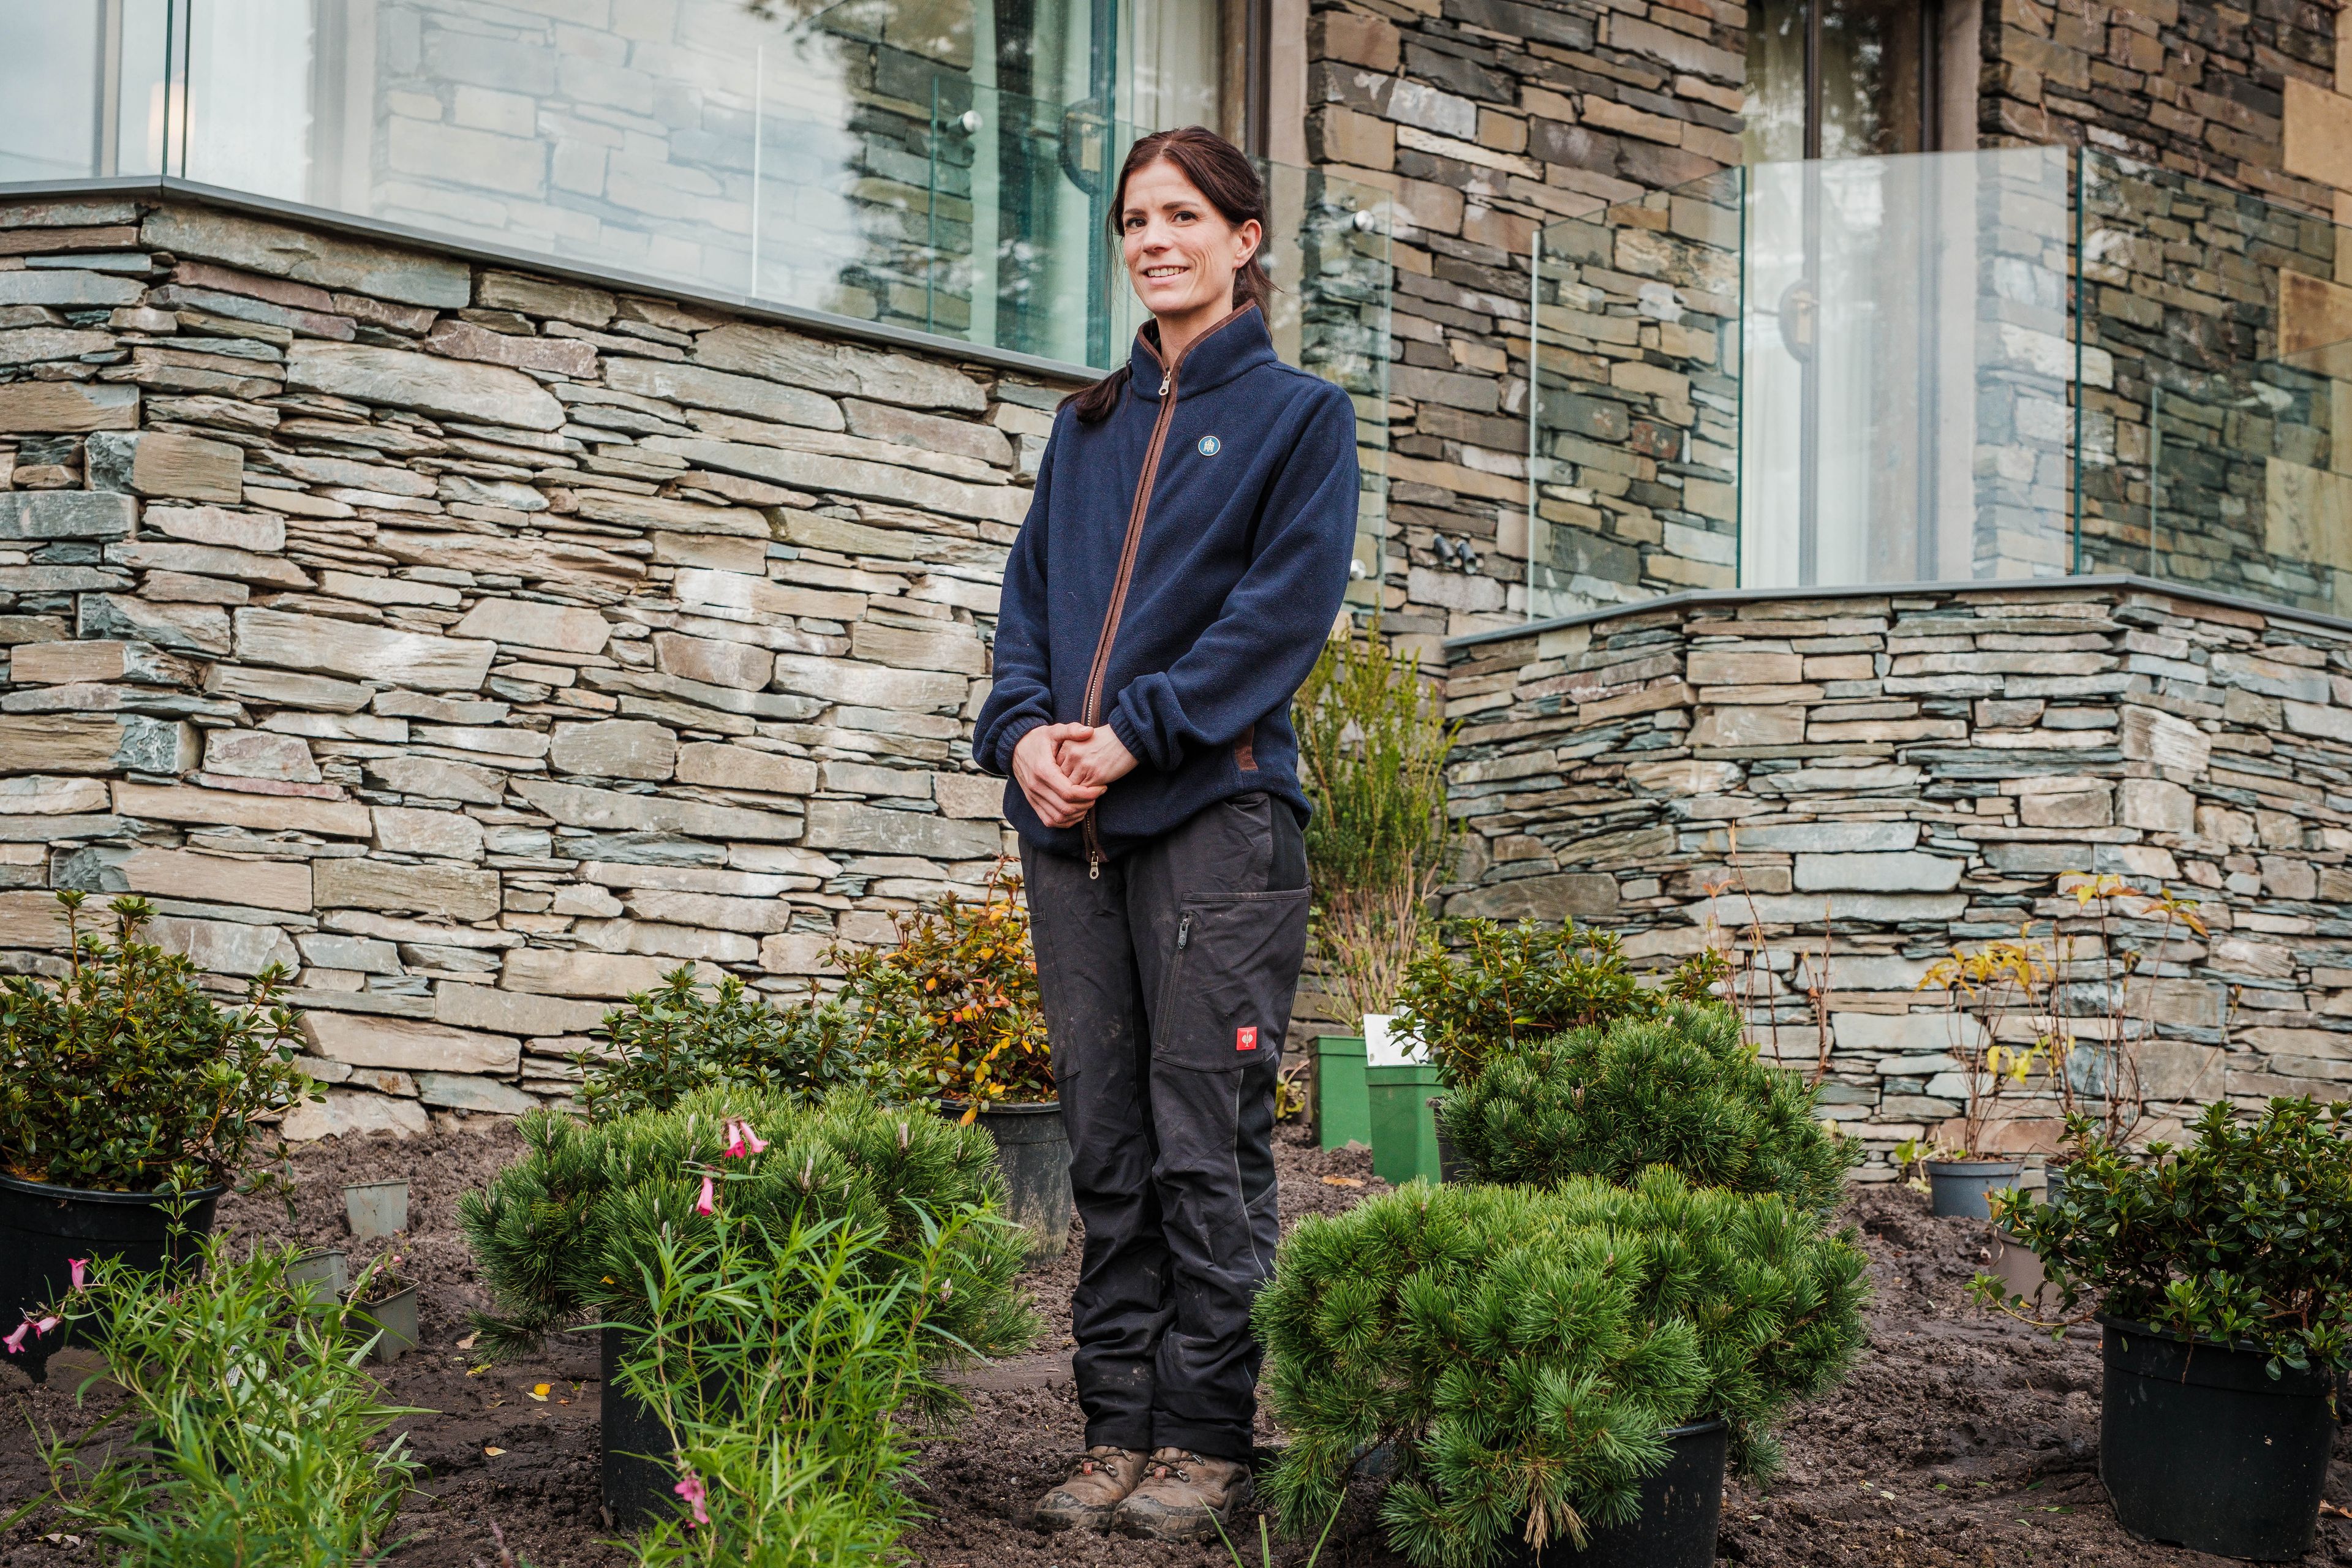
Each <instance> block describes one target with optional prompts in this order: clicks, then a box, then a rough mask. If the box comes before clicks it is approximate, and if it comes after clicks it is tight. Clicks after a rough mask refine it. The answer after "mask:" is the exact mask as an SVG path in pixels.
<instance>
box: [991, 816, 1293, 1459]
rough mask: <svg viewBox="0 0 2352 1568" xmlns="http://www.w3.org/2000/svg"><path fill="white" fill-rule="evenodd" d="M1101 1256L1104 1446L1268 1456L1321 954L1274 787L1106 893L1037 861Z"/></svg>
mask: <svg viewBox="0 0 2352 1568" xmlns="http://www.w3.org/2000/svg"><path fill="white" fill-rule="evenodd" d="M1021 863H1022V868H1023V871H1024V875H1025V877H1026V879H1027V880H1026V886H1027V890H1028V897H1029V911H1030V930H1031V934H1032V938H1033V940H1034V943H1035V946H1036V954H1037V983H1038V989H1039V991H1040V993H1041V995H1042V999H1043V1001H1044V1003H1045V1027H1046V1032H1047V1034H1048V1036H1049V1037H1050V1038H1051V1040H1052V1042H1053V1048H1054V1079H1055V1084H1056V1085H1057V1086H1058V1088H1059V1090H1060V1094H1061V1101H1062V1124H1063V1126H1064V1127H1066V1129H1068V1131H1069V1135H1070V1185H1071V1188H1072V1190H1073V1192H1074V1194H1076V1199H1077V1209H1078V1214H1079V1215H1080V1217H1081V1218H1083V1219H1084V1220H1085V1221H1086V1231H1087V1236H1086V1251H1085V1254H1084V1256H1083V1258H1081V1260H1080V1263H1079V1268H1078V1288H1077V1291H1076V1295H1075V1296H1074V1297H1073V1298H1072V1300H1071V1304H1070V1315H1071V1319H1072V1324H1073V1331H1074V1337H1075V1338H1076V1341H1077V1354H1076V1373H1077V1384H1078V1404H1079V1405H1080V1406H1081V1407H1082V1408H1083V1409H1084V1410H1085V1411H1086V1416H1087V1447H1095V1446H1096V1445H1098V1444H1111V1445H1115V1446H1117V1447H1121V1448H1144V1449H1150V1448H1158V1447H1175V1448H1190V1449H1192V1451H1193V1452H1195V1453H1198V1454H1203V1455H1206V1456H1208V1457H1210V1458H1223V1459H1242V1458H1248V1457H1249V1453H1250V1447H1251V1428H1252V1426H1253V1425H1254V1424H1255V1418H1256V1415H1257V1372H1258V1361H1259V1352H1258V1345H1257V1341H1256V1340H1255V1338H1254V1337H1253V1336H1252V1334H1251V1333H1250V1323H1249V1312H1250V1303H1251V1301H1252V1300H1253V1299H1254V1298H1255V1296H1256V1294H1257V1290H1258V1288H1259V1287H1260V1286H1261V1285H1263V1284H1264V1283H1265V1280H1266V1279H1268V1277H1269V1276H1271V1274H1272V1273H1273V1271H1274V1248H1275V1243H1276V1241H1277V1240H1278V1239H1279V1238H1280V1236H1281V1228H1280V1226H1279V1224H1278V1223H1277V1221H1276V1213H1275V1201H1274V1086H1275V1079H1276V1075H1277V1073H1278V1071H1279V1069H1280V1068H1281V1065H1282V1037H1283V1033H1284V1031H1285V1030H1286V1029H1287V1028H1288V1027H1289V1026H1290V1005H1291V999H1292V995H1293V994H1294V993H1295V992H1296V991H1297V985H1298V970H1299V965H1300V963H1302V962H1303V961H1304V959H1305V957H1306V952H1307V864H1306V851H1305V845H1304V842H1303V838H1302V836H1301V834H1300V832H1299V827H1298V821H1297V817H1295V816H1292V815H1291V811H1290V808H1289V807H1288V806H1287V805H1284V804H1282V803H1281V802H1280V801H1277V800H1274V799H1272V798H1270V797H1269V796H1267V795H1264V794H1260V793H1256V792H1253V793H1251V794H1248V795H1237V796H1235V797H1234V798H1233V799H1230V800H1226V801H1223V802H1221V803H1219V804H1218V805H1213V806H1210V807H1208V808H1207V809H1205V810H1203V811H1202V812H1200V813H1199V814H1198V815H1196V816H1192V818H1190V819H1189V820H1187V821H1185V822H1184V823H1182V824H1181V825H1180V826H1177V827H1175V828H1174V829H1172V830H1171V831H1170V832H1169V833H1167V834H1166V835H1164V836H1162V837H1160V838H1159V839H1157V840H1155V841H1153V842H1152V843H1150V844H1149V845H1146V846H1145V847H1142V848H1140V849H1138V850H1135V851H1133V852H1132V853H1130V854H1129V855H1128V856H1126V857H1125V858H1121V859H1118V860H1115V861H1110V862H1107V863H1106V864H1105V865H1104V866H1103V868H1102V875H1101V876H1100V877H1099V878H1089V877H1088V876H1087V867H1086V863H1085V862H1084V861H1082V860H1076V859H1071V858H1066V857H1064V856H1060V855H1055V854H1050V853H1047V852H1045V851H1042V850H1038V849H1034V848H1032V847H1029V846H1027V845H1024V846H1023V847H1022V851H1021Z"/></svg>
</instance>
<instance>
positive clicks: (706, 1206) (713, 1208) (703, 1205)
mask: <svg viewBox="0 0 2352 1568" xmlns="http://www.w3.org/2000/svg"><path fill="white" fill-rule="evenodd" d="M718 1196H719V1184H718V1183H717V1182H714V1181H712V1180H711V1179H710V1178H709V1176H705V1177H703V1178H702V1195H701V1196H700V1197H698V1198H697V1199H695V1200H694V1212H695V1213H697V1214H705V1215H707V1214H717V1213H718V1212H719V1205H718V1204H717V1203H716V1202H715V1201H714V1200H715V1199H716V1198H717V1197H718Z"/></svg>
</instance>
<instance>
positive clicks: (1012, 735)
mask: <svg viewBox="0 0 2352 1568" xmlns="http://www.w3.org/2000/svg"><path fill="white" fill-rule="evenodd" d="M1044 722H1045V721H1044V720H1043V719H1040V718H1038V717H1037V716H1036V715H1035V714H1034V713H1031V714H1026V715H1024V716H1023V717H1022V718H1019V719H1015V720H1013V721H1012V722H1011V723H1009V724H1007V725H1005V726H1004V729H1003V732H1002V733H1000V734H999V735H998V736H997V737H996V755H995V756H992V757H982V758H981V759H980V763H981V765H982V767H985V768H987V769H988V771H989V772H990V773H994V774H995V775H996V776H997V777H999V778H1005V779H1009V778H1011V777H1012V776H1013V747H1015V746H1018V745H1019V744H1020V743H1021V742H1022V739H1023V737H1024V736H1025V735H1027V734H1028V733H1029V731H1032V730H1034V729H1036V728H1037V727H1038V726H1039V725H1041V724H1043V723H1044Z"/></svg>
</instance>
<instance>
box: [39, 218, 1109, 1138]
mask: <svg viewBox="0 0 2352 1568" xmlns="http://www.w3.org/2000/svg"><path fill="white" fill-rule="evenodd" d="M1066 390H1067V388H1063V387H1052V386H1045V385H1039V384H1034V383H1031V382H1028V381H1024V380H1022V379H1019V378H1017V377H1009V376H1005V375H1003V374H999V373H998V372H996V371H993V370H990V369H985V368H982V367H979V366H975V365H971V364H960V363H952V362H950V361H947V360H943V359H931V358H921V357H917V356H914V355H910V354H907V353H894V352H885V351H882V350H878V349H875V348H869V347H866V346H862V345H859V344H856V343H853V342H832V341H824V340H820V339H816V338H813V337H810V336H807V335H804V334H803V333H801V332H798V331H791V330H787V329H783V328H780V327H775V326H770V325H763V324H760V323H757V322H753V321H743V320H737V319H733V318H730V317H728V316H726V315H723V314H719V313H717V312H714V311H709V310H701V309H698V308H691V307H687V306H681V305H679V304H677V303H676V302H673V301H667V300H659V299H653V298H646V297H642V296H632V295H625V294H623V295H615V294H613V293H610V292H606V291H604V290H600V289H593V288H586V287H581V286H578V285H574V284H570V283H562V282H556V281H552V280H549V279H539V278H533V277H529V276H524V275H520V274H518V273H514V272H509V271H503V270H499V269H495V268H481V267H474V266H469V265H467V263H465V262H463V261H459V260H456V259H452V258H447V257H444V256H435V255H429V254H423V253H415V252H407V251H401V250H395V249H391V248H386V247H381V246H378V245H373V244H369V243H363V242H361V241H358V240H353V239H349V238H344V237H337V236H334V235H331V234H327V233H323V232H316V231H307V230H303V229H299V228H296V227H292V226H287V225H284V224H278V223H271V222H264V221H260V220H257V219H254V218H250V217H246V216H236V215H232V214H229V213H226V212H221V211H216V210H213V209H209V208H205V207H202V206H197V205H176V204H166V205H154V204H152V203H147V202H143V201H142V202H136V203H134V202H131V201H107V200H82V201H60V202H52V203H47V204H38V203H35V204H19V205H0V655H5V660H6V663H5V682H0V886H5V889H8V890H5V891H0V964H5V966H6V967H7V968H9V969H11V970H13V971H16V972H19V973H23V972H34V973H55V972H56V971H57V970H58V968H59V966H60V963H61V952H62V945H63V934H62V931H61V929H60V927H59V926H58V923H57V921H55V919H54V918H53V916H54V912H55V905H54V900H53V898H52V895H51V893H50V892H49V891H48V889H56V888H79V889H88V890H89V892H90V893H91V894H92V895H93V896H94V897H97V898H101V899H102V897H103V896H104V895H109V894H113V893H118V892H132V893H138V894H142V895H143V896H145V897H147V898H149V899H150V900H152V901H153V902H154V904H155V906H156V908H157V909H158V910H160V911H161V914H162V918H161V919H160V920H159V921H158V922H157V930H158V931H159V932H160V934H161V936H162V938H163V940H164V941H165V942H167V943H168V944H169V945H171V946H173V947H174V948H177V949H180V950H182V951H184V952H188V953H190V954H191V955H193V956H194V958H195V959H196V960H197V961H198V962H199V963H201V964H203V965H204V966H205V968H206V969H208V970H210V971H213V972H215V973H216V974H218V975H220V976H223V977H229V978H233V977H236V976H242V975H249V974H252V973H256V972H257V971H258V970H260V969H261V968H262V967H263V966H265V965H266V964H268V963H283V964H284V965H286V966H287V968H288V969H289V971H291V972H293V973H294V975H295V980H294V987H293V991H292V1000H293V1001H294V1002H295V1003H296V1004H297V1005H299V1006H300V1007H301V1008H302V1009H303V1010H304V1013H305V1017H306V1022H305V1025H304V1035H305V1038H306V1040H307V1042H308V1046H309V1052H308V1054H307V1055H306V1056H305V1058H304V1059H303V1065H304V1066H305V1067H306V1068H308V1069H309V1070H310V1071H311V1072H312V1073H313V1074H314V1075H315V1076H317V1077H319V1078H320V1079H324V1080H326V1081H327V1083H328V1084H330V1085H331V1090H330V1098H329V1100H328V1101H327V1103H326V1105H325V1106H324V1107H323V1109H320V1108H313V1109H310V1110H304V1111H302V1112H300V1113H299V1115H298V1117H297V1118H296V1119H295V1121H293V1122H292V1123H290V1128H291V1130H292V1131H295V1132H297V1133H298V1134H315V1133H317V1132H320V1131H328V1130H340V1129H344V1128H350V1127H375V1126H389V1127H394V1128H407V1129H415V1128H421V1127H423V1126H425V1124H426V1121H427V1116H428V1112H430V1111H431V1110H435V1109H446V1110H494V1111H509V1110H519V1109H521V1108H524V1107H527V1106H529V1105H530V1104H533V1103H536V1102H537V1101H538V1100H540V1099H542V1098H547V1097H562V1096H563V1095H565V1094H567V1093H568V1092H569V1090H570V1085H571V1082H572V1068H571V1067H570V1066H569V1058H570V1056H571V1055H572V1052H573V1051H574V1050H576V1049H578V1048H580V1047H582V1046H583V1044H584V1041H583V1031H584V1030H586V1029H587V1028H589V1027H590V1026H593V1025H594V1024H595V1023H596V1021H597V1020H598V1018H599V1017H600V1016H601V1015H602V1013H603V1011H604V1008H605V1007H606V1006H608V1005H610V1004H611V1003H613V1002H614V1000H616V999H618V998H619V997H621V996H622V995H623V994H625V993H627V992H630V991H634V990H638V989H642V988H644V987H646V986H648V985H651V984H655V982H656V979H657V977H658V975H659V974H660V973H662V972H664V971H665V970H667V969H670V968H673V967H675V966H676V965H677V964H679V963H693V964H696V965H698V967H699V968H700V969H701V970H702V972H703V973H705V974H711V973H717V972H720V971H725V972H730V973H737V974H740V975H742V976H744V977H745V978H746V979H748V980H750V981H751V982H752V983H753V984H757V985H759V986H760V987H761V988H762V989H765V990H769V991H772V992H778V991H791V990H793V989H795V988H798V987H801V986H803V985H805V984H809V983H810V982H811V980H812V979H814V978H818V977H821V976H822V975H823V974H824V969H825V964H824V952H825V950H826V948H827V947H828V946H829V945H830V944H831V943H833V942H835V941H836V940H839V941H847V942H866V941H878V940H884V939H887V937H888V935H889V933H890V925H889V919H888V911H889V910H893V909H898V908H904V907H907V906H908V904H910V903H911V902H913V901H914V900H919V899H923V898H926V897H929V896H932V895H935V894H936V893H938V892H939V891H940V889H943V888H946V887H950V886H958V887H965V888H970V887H972V886H975V885H977V884H979V883H981V882H982V881H983V880H984V879H985V878H986V876H987V874H988V872H989V870H990V868H992V865H993V864H994V863H995V861H996V858H997V856H998V854H999V851H1000V849H1001V848H1002V847H1003V843H1004V837H1003V827H1002V825H1001V823H1000V821H999V810H998V808H999V802H1000V798H1001V791H1002V785H1001V784H1000V782H999V781H996V780H993V779H990V778H986V777H983V776H982V775H980V774H979V773H976V772H974V771H973V770H972V768H971V761H970V746H969V735H970V726H971V718H972V716H973V714H974V713H975V712H976V711H977V710H978V707H979V704H980V702H981V700H982V697H983V696H984V694H985V691H986V689H987V683H988V658H989V647H988V637H989V630H990V626H991V624H992V616H993V614H994V611H995V607H996V602H997V584H998V580H999V577H1000V574H1001V570H1002V563H1003V555H1004V552H1005V549H1006V546H1007V545H1008V544H1009V542H1011V540H1012V539H1013V535H1014V533H1015V531H1017V528H1018V525H1019V523H1020V521H1021V519H1022V517H1023V515H1024V511H1025V510H1026V508H1027V503H1028V498H1029V490H1028V488H1027V487H1028V481H1029V479H1030V476H1031V474H1032V473H1033V472H1034V465H1035V462H1036V459H1037V458H1038V455H1039V453H1040V451H1041V450H1042V447H1043V443H1044V437H1045V433H1046V431H1047V430H1048V429H1049V427H1050V417H1051V416H1050V410H1051V409H1052V407H1053V405H1054V404H1055V401H1056V400H1057V399H1058V398H1059V397H1060V396H1061V395H1063V393H1064V392H1066Z"/></svg>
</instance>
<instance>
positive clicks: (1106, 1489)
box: [1037, 1445, 1144, 1533]
mask: <svg viewBox="0 0 2352 1568" xmlns="http://www.w3.org/2000/svg"><path fill="white" fill-rule="evenodd" d="M1143 1463H1144V1454H1143V1450H1142V1449H1140V1448H1114V1447H1108V1445H1106V1446H1104V1447H1095V1448H1088V1449H1087V1451H1086V1453H1085V1454H1084V1455H1082V1456H1081V1457H1080V1458H1079V1459H1078V1462H1077V1463H1076V1464H1075V1465H1073V1466H1071V1467H1070V1479H1068V1480H1066V1481H1064V1482H1063V1483H1062V1484H1061V1485H1060V1486H1057V1487H1055V1489H1053V1490H1052V1491H1049V1492H1047V1493H1046V1494H1045V1496H1044V1497H1043V1498H1041V1499H1039V1500H1038V1503H1037V1523H1038V1524H1039V1525H1040V1526H1041V1527H1042V1528H1044V1529H1046V1530H1091V1531H1096V1532H1097V1533H1100V1532H1102V1531H1107V1530H1108V1529H1109V1528H1110V1516H1111V1513H1112V1512H1113V1510H1116V1509H1117V1508H1118V1505H1119V1503H1120V1501H1121V1500H1124V1499H1125V1498H1126V1496H1127V1494H1128V1493H1129V1492H1131V1491H1133V1490H1134V1489H1135V1483H1136V1482H1138V1481H1139V1480H1141V1479H1143Z"/></svg>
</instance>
